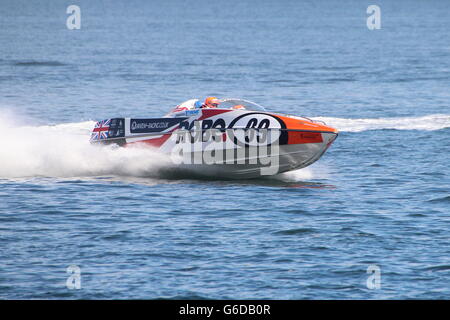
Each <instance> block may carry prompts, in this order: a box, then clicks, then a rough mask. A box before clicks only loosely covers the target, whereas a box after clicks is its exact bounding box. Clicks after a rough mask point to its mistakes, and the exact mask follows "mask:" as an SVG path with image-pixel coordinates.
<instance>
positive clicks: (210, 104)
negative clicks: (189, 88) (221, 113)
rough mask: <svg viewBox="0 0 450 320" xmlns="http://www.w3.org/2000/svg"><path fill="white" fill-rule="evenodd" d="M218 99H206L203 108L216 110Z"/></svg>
mask: <svg viewBox="0 0 450 320" xmlns="http://www.w3.org/2000/svg"><path fill="white" fill-rule="evenodd" d="M219 103H220V101H219V99H217V98H216V97H208V98H206V99H205V103H204V107H205V108H217V107H218V106H219Z"/></svg>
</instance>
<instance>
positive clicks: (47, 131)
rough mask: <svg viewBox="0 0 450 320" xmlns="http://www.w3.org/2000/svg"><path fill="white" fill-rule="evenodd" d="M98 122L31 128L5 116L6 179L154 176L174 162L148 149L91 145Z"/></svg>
mask: <svg viewBox="0 0 450 320" xmlns="http://www.w3.org/2000/svg"><path fill="white" fill-rule="evenodd" d="M94 125H95V122H94V121H85V122H78V123H65V124H58V125H53V126H27V125H21V124H18V123H17V119H15V118H14V117H11V115H9V116H7V115H2V116H0V137H1V139H0V178H20V177H37V176H42V177H81V176H101V175H126V176H139V177H142V176H152V175H155V174H157V172H158V170H159V169H161V168H163V167H164V166H166V165H167V164H168V163H169V159H167V157H166V156H164V155H162V154H159V153H158V152H157V151H156V150H155V149H152V148H148V147H139V146H136V147H128V148H120V147H117V146H113V145H106V146H104V145H91V144H90V143H89V136H90V132H91V130H92V128H93V127H94Z"/></svg>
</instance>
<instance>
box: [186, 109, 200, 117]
mask: <svg viewBox="0 0 450 320" xmlns="http://www.w3.org/2000/svg"><path fill="white" fill-rule="evenodd" d="M199 111H200V110H186V116H188V117H190V116H193V115H196V114H198V112H199Z"/></svg>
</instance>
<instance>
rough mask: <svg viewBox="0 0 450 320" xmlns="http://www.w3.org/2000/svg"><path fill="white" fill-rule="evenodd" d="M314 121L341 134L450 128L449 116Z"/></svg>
mask: <svg viewBox="0 0 450 320" xmlns="http://www.w3.org/2000/svg"><path fill="white" fill-rule="evenodd" d="M313 119H314V120H320V121H324V122H325V123H326V124H327V125H330V126H332V127H334V128H337V129H338V130H339V131H341V132H361V131H369V130H383V129H393V130H424V131H434V130H441V129H445V128H450V115H447V114H432V115H427V116H422V117H399V118H366V119H347V118H332V117H315V118H313Z"/></svg>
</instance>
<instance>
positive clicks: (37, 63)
mask: <svg viewBox="0 0 450 320" xmlns="http://www.w3.org/2000/svg"><path fill="white" fill-rule="evenodd" d="M13 64H14V65H15V66H21V67H27V66H30V67H32V66H48V67H60V66H65V65H66V64H65V63H62V62H59V61H38V60H25V61H16V62H14V63H13Z"/></svg>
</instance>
